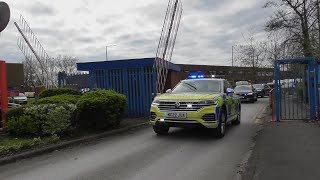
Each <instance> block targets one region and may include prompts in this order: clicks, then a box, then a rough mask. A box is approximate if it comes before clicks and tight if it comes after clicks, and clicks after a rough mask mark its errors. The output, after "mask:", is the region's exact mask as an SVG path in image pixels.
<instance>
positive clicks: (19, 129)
mask: <svg viewBox="0 0 320 180" xmlns="http://www.w3.org/2000/svg"><path fill="white" fill-rule="evenodd" d="M7 128H8V130H9V131H10V132H14V133H15V134H21V135H22V134H37V133H38V132H39V127H38V124H37V122H35V121H33V119H32V118H31V116H27V115H25V116H18V117H16V118H10V119H8V121H7Z"/></svg>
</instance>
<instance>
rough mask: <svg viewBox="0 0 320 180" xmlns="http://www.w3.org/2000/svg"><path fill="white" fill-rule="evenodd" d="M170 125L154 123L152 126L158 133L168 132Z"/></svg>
mask: <svg viewBox="0 0 320 180" xmlns="http://www.w3.org/2000/svg"><path fill="white" fill-rule="evenodd" d="M169 129H170V127H169V126H166V125H164V124H156V125H154V126H153V131H154V132H155V133H157V134H158V135H165V134H168V132H169Z"/></svg>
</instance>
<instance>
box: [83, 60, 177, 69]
mask: <svg viewBox="0 0 320 180" xmlns="http://www.w3.org/2000/svg"><path fill="white" fill-rule="evenodd" d="M154 59H155V58H142V59H123V60H113V61H97V62H83V63H77V69H78V71H93V70H102V69H122V68H135V67H152V66H153V63H154ZM169 69H170V70H174V71H180V67H179V66H178V65H175V64H173V63H170V66H169Z"/></svg>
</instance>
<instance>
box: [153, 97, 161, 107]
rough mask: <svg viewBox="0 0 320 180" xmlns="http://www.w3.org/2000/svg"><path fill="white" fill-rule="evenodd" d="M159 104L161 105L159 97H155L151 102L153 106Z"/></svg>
mask: <svg viewBox="0 0 320 180" xmlns="http://www.w3.org/2000/svg"><path fill="white" fill-rule="evenodd" d="M159 105H160V101H159V100H157V99H155V100H154V101H153V102H152V104H151V106H159Z"/></svg>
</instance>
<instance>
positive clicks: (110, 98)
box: [77, 90, 127, 129]
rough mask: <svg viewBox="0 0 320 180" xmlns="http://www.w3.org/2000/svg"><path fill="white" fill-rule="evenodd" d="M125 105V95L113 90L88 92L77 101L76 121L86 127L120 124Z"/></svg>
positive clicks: (110, 126)
mask: <svg viewBox="0 0 320 180" xmlns="http://www.w3.org/2000/svg"><path fill="white" fill-rule="evenodd" d="M126 107H127V98H126V96H124V95H123V94H119V93H117V92H115V91H113V90H98V91H92V92H88V93H86V94H84V95H83V96H81V98H80V100H79V101H78V103H77V121H78V123H79V125H80V127H81V128H86V129H106V128H113V127H116V126H118V125H119V124H120V122H121V119H122V118H123V116H124V115H125V114H126V112H125V111H126Z"/></svg>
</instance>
